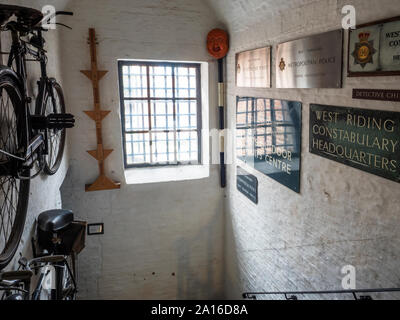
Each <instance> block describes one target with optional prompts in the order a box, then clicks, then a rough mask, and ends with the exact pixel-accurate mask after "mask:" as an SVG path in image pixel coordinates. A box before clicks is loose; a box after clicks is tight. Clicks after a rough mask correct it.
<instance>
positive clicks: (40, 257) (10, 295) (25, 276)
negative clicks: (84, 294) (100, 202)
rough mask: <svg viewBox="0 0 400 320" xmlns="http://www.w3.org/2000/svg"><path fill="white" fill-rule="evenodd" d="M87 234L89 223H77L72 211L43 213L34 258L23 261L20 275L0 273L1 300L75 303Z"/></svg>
mask: <svg viewBox="0 0 400 320" xmlns="http://www.w3.org/2000/svg"><path fill="white" fill-rule="evenodd" d="M85 231H86V222H85V221H75V220H74V214H73V213H72V211H70V210H62V209H56V210H49V211H45V212H42V213H41V214H40V215H39V216H38V219H37V227H36V236H34V237H33V238H32V250H33V257H34V258H33V259H31V260H29V261H28V260H27V259H26V258H21V259H19V261H18V262H19V270H17V271H10V272H3V273H2V272H0V300H75V298H76V294H77V291H78V290H77V270H76V267H75V265H76V259H77V256H78V254H79V253H80V252H81V251H82V250H83V248H84V247H85ZM35 275H36V279H34V278H35ZM32 280H35V281H32ZM31 282H33V283H34V289H33V290H32V292H31Z"/></svg>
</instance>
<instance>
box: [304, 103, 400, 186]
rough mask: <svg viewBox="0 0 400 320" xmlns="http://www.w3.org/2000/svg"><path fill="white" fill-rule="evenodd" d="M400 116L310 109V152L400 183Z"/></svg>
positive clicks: (319, 107)
mask: <svg viewBox="0 0 400 320" xmlns="http://www.w3.org/2000/svg"><path fill="white" fill-rule="evenodd" d="M399 129H400V113H399V112H391V111H380V110H370V109H359V108H348V107H337V106H326V105H320V104H311V106H310V152H311V153H314V154H317V155H319V156H321V157H324V158H328V159H330V160H334V161H337V162H340V163H343V164H345V165H347V166H350V167H354V168H357V169H360V170H363V171H366V172H369V173H372V174H375V175H378V176H381V177H384V178H386V179H390V180H393V181H396V182H400V134H399Z"/></svg>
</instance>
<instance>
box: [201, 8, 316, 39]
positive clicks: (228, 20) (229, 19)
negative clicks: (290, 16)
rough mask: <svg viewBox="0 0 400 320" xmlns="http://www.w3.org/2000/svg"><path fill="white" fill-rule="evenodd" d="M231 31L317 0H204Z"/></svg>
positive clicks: (243, 29) (241, 29) (239, 29)
mask: <svg viewBox="0 0 400 320" xmlns="http://www.w3.org/2000/svg"><path fill="white" fill-rule="evenodd" d="M206 1H207V2H208V4H209V6H210V7H212V8H213V9H214V10H215V12H216V13H217V15H218V16H219V18H220V19H221V21H222V22H223V23H224V24H225V25H226V27H227V28H229V30H230V31H231V32H240V31H245V30H246V29H247V28H248V27H249V26H251V25H254V24H256V23H258V22H261V21H262V20H263V19H266V18H268V17H270V16H271V15H275V14H279V12H281V11H284V10H290V9H293V8H299V7H302V6H304V5H308V4H310V3H313V2H318V0H206Z"/></svg>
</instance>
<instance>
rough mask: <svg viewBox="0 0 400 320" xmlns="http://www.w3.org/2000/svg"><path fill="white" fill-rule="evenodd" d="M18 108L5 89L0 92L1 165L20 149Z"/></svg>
mask: <svg viewBox="0 0 400 320" xmlns="http://www.w3.org/2000/svg"><path fill="white" fill-rule="evenodd" d="M15 108H16V106H14V105H13V103H12V102H11V99H10V96H9V94H8V92H7V90H5V89H4V88H2V89H1V92H0V150H1V151H4V152H0V164H4V163H6V162H8V161H9V160H10V156H9V155H7V153H8V154H12V155H13V154H15V153H16V152H17V149H18V131H17V117H16V115H15Z"/></svg>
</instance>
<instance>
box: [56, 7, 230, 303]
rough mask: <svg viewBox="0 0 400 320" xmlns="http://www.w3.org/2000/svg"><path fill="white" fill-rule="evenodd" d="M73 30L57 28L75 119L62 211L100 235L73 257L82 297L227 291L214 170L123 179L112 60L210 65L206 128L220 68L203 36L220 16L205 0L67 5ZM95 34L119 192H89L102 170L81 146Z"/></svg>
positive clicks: (89, 139) (85, 138)
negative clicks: (153, 179)
mask: <svg viewBox="0 0 400 320" xmlns="http://www.w3.org/2000/svg"><path fill="white" fill-rule="evenodd" d="M67 9H69V10H71V11H74V13H75V16H74V17H73V19H72V20H73V22H72V25H73V28H74V30H73V31H72V32H70V31H65V32H62V37H61V41H62V43H63V44H64V50H63V51H62V52H61V60H62V61H63V65H62V72H63V76H64V80H65V87H66V91H67V92H69V93H70V94H69V95H68V96H67V102H68V104H69V105H70V106H71V108H72V111H73V113H74V114H75V115H76V119H77V126H76V128H75V129H74V130H73V132H72V134H71V143H70V165H71V167H70V172H69V174H68V176H67V182H66V185H65V187H64V188H63V190H62V196H63V205H64V207H67V208H71V209H73V210H74V212H75V214H76V215H77V216H78V217H80V218H82V219H85V220H87V221H88V222H89V223H96V222H103V223H104V225H105V234H104V235H102V236H91V237H87V247H86V248H85V250H84V251H83V252H82V254H81V256H80V260H79V271H80V275H79V286H80V288H81V292H80V296H81V298H87V299H103V298H106V299H189V298H194V299H197V298H199V299H200V298H203V299H208V298H209V299H212V298H220V297H222V296H223V217H224V215H223V213H224V212H223V191H222V190H221V189H220V188H219V180H218V179H219V178H218V177H219V175H218V171H217V168H216V167H214V166H213V167H211V173H210V177H209V178H207V179H201V180H193V181H184V182H170V183H158V184H146V185H127V184H126V183H125V178H124V173H123V158H122V141H121V139H122V138H121V121H120V103H119V91H118V69H117V60H118V59H161V60H178V61H206V62H207V61H208V62H209V63H210V64H209V74H210V79H209V81H210V101H209V104H210V123H209V127H210V128H216V127H217V119H216V108H215V106H216V105H217V100H216V65H215V62H214V61H213V60H212V59H210V57H209V56H208V54H207V51H206V46H205V39H206V36H207V33H208V31H209V30H210V29H211V28H213V27H216V26H217V25H216V24H217V19H216V17H215V15H214V13H213V12H212V11H211V10H210V9H209V7H208V6H207V5H206V4H205V2H204V1H197V0H172V1H163V0H146V1H144V0H143V1H139V0H134V1H128V0H119V1H109V0H107V1H106V0H96V1H94V0H85V1H70V2H69V4H68V6H67ZM89 27H94V28H95V29H96V33H97V37H98V42H99V45H98V61H99V68H101V69H105V70H108V71H109V72H108V74H107V75H106V76H105V77H104V78H103V79H102V80H101V81H100V96H101V106H102V108H103V109H109V110H112V113H111V114H110V115H109V116H108V117H107V118H106V119H105V120H104V121H103V139H104V145H105V147H106V148H113V149H114V152H113V153H112V154H111V156H110V157H109V158H108V159H107V161H106V171H107V173H108V175H109V176H110V177H112V178H113V179H115V180H116V181H121V182H122V185H121V190H115V191H103V192H96V193H85V192H84V187H85V184H86V183H91V182H93V181H94V180H95V178H96V177H97V175H98V167H97V163H96V161H95V160H94V159H92V158H91V157H90V156H89V155H88V154H87V153H86V150H92V149H94V148H95V146H96V137H95V127H94V122H93V121H92V120H90V119H89V118H88V117H87V116H86V115H85V114H84V113H83V112H82V111H83V110H90V109H92V108H93V98H92V88H91V83H90V81H88V79H87V78H85V77H84V76H83V75H82V74H81V73H80V72H79V70H84V69H88V68H89V67H90V57H89V46H88V44H87V37H88V28H89Z"/></svg>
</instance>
